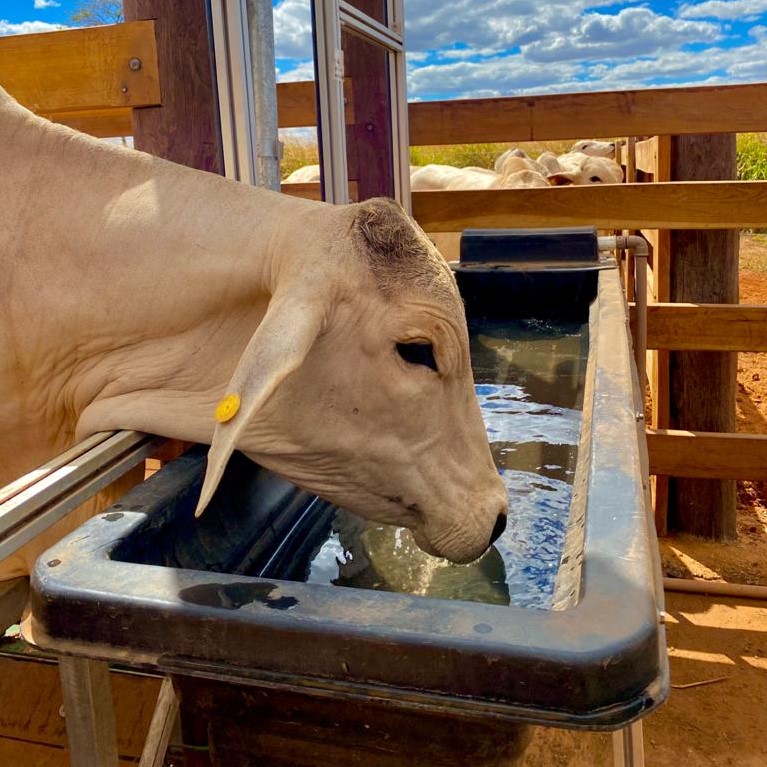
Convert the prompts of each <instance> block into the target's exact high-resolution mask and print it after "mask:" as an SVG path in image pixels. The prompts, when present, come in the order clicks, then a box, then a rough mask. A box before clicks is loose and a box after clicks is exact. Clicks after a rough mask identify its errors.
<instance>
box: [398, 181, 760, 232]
mask: <svg viewBox="0 0 767 767" xmlns="http://www.w3.org/2000/svg"><path fill="white" fill-rule="evenodd" d="M413 214H414V216H415V218H416V220H417V221H418V222H419V223H420V224H421V226H422V227H423V228H424V229H425V230H426V231H427V232H428V231H432V232H448V231H451V232H455V231H460V230H462V229H466V228H468V227H480V228H499V227H500V228H503V227H514V226H523V227H534V226H546V227H550V226H577V225H584V224H590V225H593V226H596V227H598V228H600V229H643V228H653V229H663V228H669V229H692V228H697V229H725V228H747V227H763V226H765V225H767V181H700V182H685V183H677V182H672V183H663V184H610V185H608V184H604V185H601V184H596V185H594V186H569V187H551V188H548V189H501V190H498V189H493V190H481V191H463V192H414V193H413Z"/></svg>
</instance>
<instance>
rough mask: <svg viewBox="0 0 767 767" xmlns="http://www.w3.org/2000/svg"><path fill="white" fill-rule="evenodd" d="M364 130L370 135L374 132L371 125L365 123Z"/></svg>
mask: <svg viewBox="0 0 767 767" xmlns="http://www.w3.org/2000/svg"><path fill="white" fill-rule="evenodd" d="M365 130H366V131H368V132H369V133H372V132H373V130H374V128H373V123H367V125H365Z"/></svg>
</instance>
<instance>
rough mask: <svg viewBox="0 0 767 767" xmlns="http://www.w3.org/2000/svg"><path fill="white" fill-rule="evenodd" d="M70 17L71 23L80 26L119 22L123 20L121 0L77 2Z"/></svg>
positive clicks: (86, 0)
mask: <svg viewBox="0 0 767 767" xmlns="http://www.w3.org/2000/svg"><path fill="white" fill-rule="evenodd" d="M70 18H71V20H72V23H73V24H77V25H79V26H81V27H97V26H99V25H100V24H120V23H121V22H123V21H125V16H124V15H123V4H122V0H85V2H81V3H79V4H78V6H77V8H76V9H75V11H74V13H73V14H72V15H71V16H70Z"/></svg>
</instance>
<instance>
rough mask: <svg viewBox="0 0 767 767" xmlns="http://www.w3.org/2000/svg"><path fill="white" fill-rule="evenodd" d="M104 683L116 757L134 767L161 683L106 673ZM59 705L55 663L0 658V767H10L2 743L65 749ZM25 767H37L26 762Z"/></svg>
mask: <svg viewBox="0 0 767 767" xmlns="http://www.w3.org/2000/svg"><path fill="white" fill-rule="evenodd" d="M110 677H111V682H112V689H113V690H114V702H115V719H116V724H117V743H118V751H119V753H120V755H121V756H122V757H123V758H124V759H127V760H131V759H133V760H135V761H134V767H135V764H136V762H137V761H138V757H139V756H140V755H141V752H142V749H143V747H144V741H145V738H146V735H147V732H148V730H149V723H150V721H151V718H152V712H153V710H154V708H155V702H156V700H157V696H158V693H159V690H160V683H161V680H160V679H158V678H157V677H150V676H147V675H145V674H133V673H125V672H116V671H111V672H110ZM61 704H62V696H61V684H60V682H59V675H58V667H57V665H56V664H55V663H53V662H48V661H43V660H39V659H35V658H33V659H30V657H29V656H20V655H11V654H9V653H7V652H6V653H4V654H3V655H2V656H0V764H2V765H5V764H12V762H9V761H8V760H4V759H3V754H4V752H3V746H2V743H3V739H7V741H12V742H25V741H34V742H35V743H40V744H44V745H47V746H52V747H56V748H60V749H63V748H65V747H66V745H67V736H66V730H65V720H64V718H63V717H62V716H61V712H60V707H61ZM29 764H30V765H36V764H37V763H36V762H35V761H34V760H32V761H31V762H29ZM66 764H69V761H67V762H66Z"/></svg>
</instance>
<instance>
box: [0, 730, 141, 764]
mask: <svg viewBox="0 0 767 767" xmlns="http://www.w3.org/2000/svg"><path fill="white" fill-rule="evenodd" d="M0 764H3V765H9V767H11V766H13V767H15V765H29V767H71V765H72V759H71V756H70V754H69V750H68V749H66V748H63V747H61V746H44V745H41V744H39V743H32V742H30V741H27V740H9V739H8V738H2V737H0ZM118 764H119V765H120V767H136V762H134V761H125V760H120V761H119V762H118Z"/></svg>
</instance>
